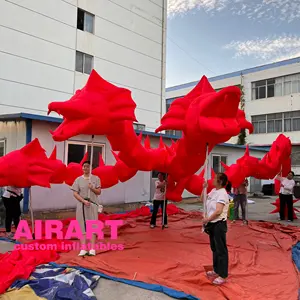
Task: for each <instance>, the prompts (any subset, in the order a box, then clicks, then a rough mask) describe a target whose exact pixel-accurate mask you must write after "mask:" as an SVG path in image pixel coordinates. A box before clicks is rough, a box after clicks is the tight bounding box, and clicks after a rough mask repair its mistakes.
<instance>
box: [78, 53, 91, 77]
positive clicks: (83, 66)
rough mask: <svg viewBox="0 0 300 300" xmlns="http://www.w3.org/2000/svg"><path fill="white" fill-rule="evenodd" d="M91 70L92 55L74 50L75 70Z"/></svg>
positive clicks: (87, 71)
mask: <svg viewBox="0 0 300 300" xmlns="http://www.w3.org/2000/svg"><path fill="white" fill-rule="evenodd" d="M92 70H93V56H91V55H88V54H86V53H82V52H79V51H76V71H77V72H80V73H85V74H91V72H92Z"/></svg>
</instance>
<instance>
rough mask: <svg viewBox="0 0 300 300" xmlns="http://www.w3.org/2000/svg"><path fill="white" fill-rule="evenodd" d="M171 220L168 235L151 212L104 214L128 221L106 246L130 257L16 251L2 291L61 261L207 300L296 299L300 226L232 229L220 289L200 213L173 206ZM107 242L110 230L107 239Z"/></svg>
mask: <svg viewBox="0 0 300 300" xmlns="http://www.w3.org/2000/svg"><path fill="white" fill-rule="evenodd" d="M160 214H161V213H160ZM168 216H169V217H168V224H169V228H168V229H165V230H161V229H160V228H159V227H158V228H156V229H154V230H151V229H149V221H150V210H149V208H148V207H143V208H141V209H138V210H136V211H133V212H130V213H127V214H123V215H120V214H116V215H110V216H104V215H103V217H104V218H103V219H108V218H109V219H118V218H119V219H124V220H125V223H124V225H123V226H121V227H120V228H119V230H118V240H116V241H113V242H112V241H110V240H105V242H108V243H117V244H124V246H125V250H126V251H113V250H103V251H100V252H101V255H97V256H95V257H87V258H84V259H83V258H80V257H78V256H77V254H78V250H77V251H76V252H75V251H63V249H60V245H61V244H60V242H59V241H57V240H51V241H45V240H40V241H39V243H43V244H46V243H51V244H57V245H58V251H57V252H56V251H37V250H33V251H26V250H15V251H13V252H12V253H11V254H9V253H6V254H0V263H1V270H2V272H1V273H0V293H3V292H4V291H5V290H6V289H7V288H8V287H9V286H10V285H11V284H12V283H13V282H14V280H17V279H26V278H28V277H29V276H30V273H31V272H32V271H33V270H34V268H35V267H36V266H37V265H39V264H43V263H48V262H50V261H56V262H57V263H61V264H68V265H70V266H80V267H83V268H87V269H92V270H95V271H98V272H101V273H105V274H107V275H109V276H113V277H119V278H125V279H129V280H133V279H134V278H135V280H137V281H141V282H146V283H151V284H159V285H163V286H166V287H169V288H172V289H175V290H178V291H183V292H185V293H187V294H191V295H193V296H195V297H197V298H199V299H203V300H206V299H216V300H221V299H225V298H226V299H231V300H240V299H250V300H251V299H253V300H265V299H270V300H271V299H282V300H290V299H297V296H298V289H299V275H298V271H297V269H296V267H295V266H294V263H293V262H292V259H291V247H292V246H293V245H294V244H295V243H296V242H297V241H298V240H299V239H300V228H298V227H291V226H288V227H285V226H283V225H281V224H273V223H268V222H251V221H250V222H249V226H240V225H239V224H234V225H233V224H230V223H229V224H228V234H227V245H228V249H229V277H228V282H227V283H226V284H225V285H224V286H221V287H218V288H216V287H215V286H213V285H212V284H211V282H210V281H209V279H207V277H206V276H205V270H210V269H211V268H212V266H211V264H212V254H211V250H210V246H209V238H208V236H207V235H206V234H205V233H201V227H202V223H201V218H202V214H201V213H199V212H185V211H183V210H181V209H178V208H177V207H176V206H174V205H169V206H168ZM159 217H160V216H159ZM183 221H184V222H183ZM108 236H109V230H108V231H107V232H106V234H105V237H107V238H108ZM178 241H180V243H178ZM36 242H37V241H33V242H32V243H36ZM64 242H65V243H66V241H64ZM102 242H103V241H102ZM69 243H70V241H69ZM58 253H59V254H58ZM161 253H172V255H167V256H166V255H165V256H162V255H161ZM58 255H60V256H58ZM274 262H278V263H274ZM174 266H175V267H174ZM286 274H289V276H286ZM262 278H263V280H262ZM278 282H280V284H277V285H276V288H274V283H278Z"/></svg>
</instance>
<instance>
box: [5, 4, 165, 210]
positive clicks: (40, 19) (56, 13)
mask: <svg viewBox="0 0 300 300" xmlns="http://www.w3.org/2000/svg"><path fill="white" fill-rule="evenodd" d="M166 7H167V1H166V0H143V1H140V0H122V1H118V0H101V1H100V0H43V1H41V0H9V1H4V0H1V1H0V40H1V43H0V115H1V122H0V156H2V155H4V154H6V153H9V152H10V151H12V150H16V149H19V148H21V147H23V146H24V145H25V144H26V143H29V142H30V141H31V140H32V139H34V138H38V139H39V140H40V142H41V144H42V147H44V149H45V150H46V152H47V154H48V155H50V153H51V151H52V150H53V148H54V146H55V145H56V146H57V158H58V159H61V160H62V161H63V162H64V163H66V164H68V163H70V162H78V161H79V160H80V159H81V158H82V157H83V154H84V153H85V152H86V151H88V152H90V150H91V147H90V146H91V137H89V136H84V135H81V136H78V137H74V138H72V139H70V140H68V141H66V142H62V143H54V141H53V140H52V138H51V135H50V134H49V130H53V129H55V128H56V127H57V126H58V125H59V123H60V122H61V119H58V118H56V117H58V116H56V115H54V114H51V117H47V116H46V115H47V110H48V104H49V103H50V102H52V101H64V100H68V99H70V98H71V96H72V95H73V94H74V93H75V91H76V90H77V89H80V88H82V87H83V86H84V85H85V83H86V81H87V79H88V76H89V74H90V73H91V71H92V69H95V70H96V71H97V72H98V73H99V74H100V75H101V76H102V77H103V78H104V79H106V80H108V81H109V82H111V83H113V84H115V85H117V86H120V87H125V88H128V89H130V90H131V92H132V97H133V99H134V101H135V102H136V104H137V108H136V111H135V114H136V117H137V120H138V123H137V124H135V126H136V129H137V130H143V131H148V132H153V131H154V130H155V129H156V128H157V127H158V126H159V125H160V119H161V117H162V115H163V114H164V113H165V107H166V106H165V54H166V51H165V47H166V43H165V40H166V36H165V32H166V19H167V15H166V14H167V9H166ZM154 139H155V138H154ZM156 139H157V138H156ZM151 141H152V142H153V143H154V144H155V141H154V140H153V138H152V140H151ZM94 147H95V148H94V149H95V151H94V157H93V158H92V161H93V162H94V165H95V166H97V164H98V161H99V153H101V154H102V156H103V158H104V161H105V163H106V164H108V165H112V164H114V163H115V160H114V158H113V156H112V153H111V149H110V146H109V143H108V141H107V140H106V138H105V137H95V144H94ZM151 180H152V179H151V173H145V172H139V173H138V174H137V175H136V176H135V177H134V178H133V179H132V180H130V181H129V182H126V183H125V184H119V185H118V186H116V187H114V188H112V189H109V190H106V191H104V193H103V201H104V203H124V202H135V201H141V200H149V199H150V188H151ZM135 187H138V188H135ZM31 192H32V198H33V199H34V201H33V206H34V208H37V209H47V208H66V207H70V206H74V205H75V204H76V203H75V202H74V199H73V198H72V195H71V193H70V190H69V188H68V187H67V186H64V185H61V186H56V185H54V186H52V188H51V189H50V190H47V191H45V190H44V189H39V188H38V187H33V188H32V190H31ZM47 197H49V199H48V198H47ZM27 208H28V190H26V191H25V199H24V209H25V210H26V209H27Z"/></svg>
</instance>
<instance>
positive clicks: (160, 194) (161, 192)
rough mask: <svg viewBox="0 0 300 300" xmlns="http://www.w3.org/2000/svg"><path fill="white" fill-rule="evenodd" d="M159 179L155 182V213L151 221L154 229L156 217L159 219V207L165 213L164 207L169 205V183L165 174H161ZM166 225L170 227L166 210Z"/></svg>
mask: <svg viewBox="0 0 300 300" xmlns="http://www.w3.org/2000/svg"><path fill="white" fill-rule="evenodd" d="M157 177H158V180H157V181H155V193H154V197H153V212H152V217H151V221H150V227H151V228H154V227H155V226H156V217H157V213H158V209H159V207H161V211H162V213H163V210H164V209H165V208H164V206H165V205H166V204H167V200H166V185H167V183H166V180H165V174H163V173H159V174H158V176H157ZM164 225H165V227H166V228H167V227H168V217H167V212H166V210H165V216H164Z"/></svg>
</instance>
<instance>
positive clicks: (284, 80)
mask: <svg viewBox="0 0 300 300" xmlns="http://www.w3.org/2000/svg"><path fill="white" fill-rule="evenodd" d="M296 75H299V77H300V72H298V73H293V74H288V75H284V76H278V77H273V78H267V79H262V80H257V81H253V82H251V99H252V100H262V99H268V98H275V97H284V96H290V95H294V94H298V93H300V79H295V80H292V79H291V78H290V77H291V76H296ZM271 80H275V82H274V83H269V84H268V81H271ZM263 81H264V82H265V84H264V85H258V86H256V84H258V83H259V82H263ZM276 81H278V82H276ZM295 82H297V86H298V92H293V83H295ZM288 84H289V85H290V88H289V90H290V91H289V92H288V93H285V90H286V88H285V85H288ZM279 85H280V86H281V95H280V96H277V95H276V86H279ZM268 86H273V87H274V96H272V97H268ZM261 87H265V95H266V97H264V98H256V95H257V90H258V89H260V88H261ZM258 95H259V93H258Z"/></svg>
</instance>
